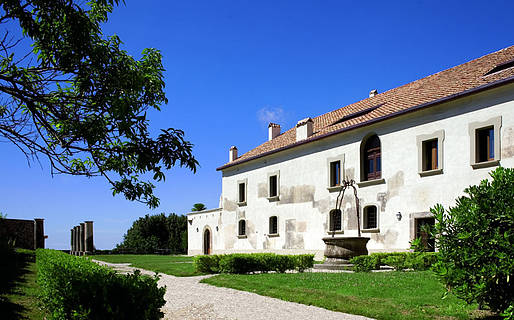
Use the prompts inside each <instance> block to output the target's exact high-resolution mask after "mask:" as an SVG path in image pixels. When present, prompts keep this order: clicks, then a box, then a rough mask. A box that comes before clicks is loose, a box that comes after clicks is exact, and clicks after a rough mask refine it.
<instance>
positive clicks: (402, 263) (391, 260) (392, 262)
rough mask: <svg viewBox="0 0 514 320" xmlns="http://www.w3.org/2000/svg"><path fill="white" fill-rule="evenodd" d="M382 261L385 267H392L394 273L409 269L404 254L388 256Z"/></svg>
mask: <svg viewBox="0 0 514 320" xmlns="http://www.w3.org/2000/svg"><path fill="white" fill-rule="evenodd" d="M383 261H384V263H385V264H386V265H388V266H391V267H393V268H394V270H396V271H402V270H403V269H408V268H409V267H410V265H409V262H408V261H409V259H407V255H406V254H404V255H394V256H389V257H387V258H385V259H384V260H383Z"/></svg>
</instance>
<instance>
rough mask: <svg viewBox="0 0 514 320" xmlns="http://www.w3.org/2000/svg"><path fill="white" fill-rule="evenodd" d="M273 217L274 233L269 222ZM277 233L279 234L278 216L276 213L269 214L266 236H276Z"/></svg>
mask: <svg viewBox="0 0 514 320" xmlns="http://www.w3.org/2000/svg"><path fill="white" fill-rule="evenodd" d="M273 218H275V227H276V230H275V231H276V232H275V233H272V231H273V230H272V229H271V225H272V224H271V219H273ZM278 235H279V232H278V216H276V215H275V216H270V217H269V218H268V236H269V237H278Z"/></svg>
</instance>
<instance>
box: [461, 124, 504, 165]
mask: <svg viewBox="0 0 514 320" xmlns="http://www.w3.org/2000/svg"><path fill="white" fill-rule="evenodd" d="M501 126H502V116H497V117H493V118H490V119H488V120H486V121H476V122H472V123H470V124H469V129H468V130H469V138H470V139H469V140H470V148H469V149H470V154H469V157H470V165H471V167H472V168H473V169H480V168H487V167H494V166H498V165H499V164H500V160H501V135H500V133H501ZM488 128H492V131H493V139H494V146H493V152H494V158H493V159H492V160H487V161H478V156H479V149H480V148H479V145H478V144H479V143H480V141H479V139H477V136H478V133H479V132H480V131H481V130H484V129H488Z"/></svg>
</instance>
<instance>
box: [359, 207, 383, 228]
mask: <svg viewBox="0 0 514 320" xmlns="http://www.w3.org/2000/svg"><path fill="white" fill-rule="evenodd" d="M368 207H376V208H377V227H376V228H371V229H365V228H364V212H365V209H366V208H368ZM361 208H362V209H361V214H360V220H361V221H360V224H361V226H362V228H361V232H362V233H380V206H379V205H378V204H376V203H366V204H365V205H363V206H362V207H361Z"/></svg>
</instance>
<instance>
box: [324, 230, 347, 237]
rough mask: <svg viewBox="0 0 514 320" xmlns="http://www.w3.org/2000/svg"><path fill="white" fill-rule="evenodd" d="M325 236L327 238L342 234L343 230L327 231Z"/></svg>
mask: <svg viewBox="0 0 514 320" xmlns="http://www.w3.org/2000/svg"><path fill="white" fill-rule="evenodd" d="M327 234H328V235H329V236H331V235H334V234H344V230H336V231H328V232H327Z"/></svg>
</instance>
